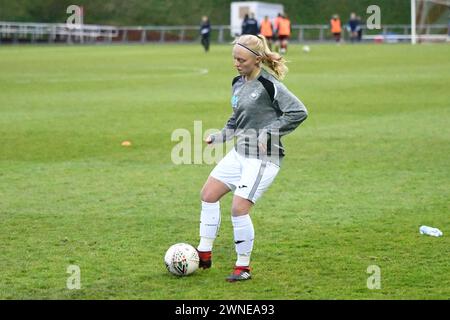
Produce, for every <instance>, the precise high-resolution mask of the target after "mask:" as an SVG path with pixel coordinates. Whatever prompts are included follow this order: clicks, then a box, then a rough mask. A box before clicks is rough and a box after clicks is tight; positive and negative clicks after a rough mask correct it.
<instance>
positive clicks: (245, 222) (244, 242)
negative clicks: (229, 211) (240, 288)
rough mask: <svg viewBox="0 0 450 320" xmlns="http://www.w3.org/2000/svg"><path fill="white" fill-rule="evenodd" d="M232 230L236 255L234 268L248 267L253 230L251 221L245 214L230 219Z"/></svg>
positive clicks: (253, 235)
mask: <svg viewBox="0 0 450 320" xmlns="http://www.w3.org/2000/svg"><path fill="white" fill-rule="evenodd" d="M231 221H232V223H233V230H234V244H235V248H236V253H237V260H236V266H249V265H250V255H251V254H252V250H253V239H254V237H255V230H254V229H253V223H252V219H250V215H248V214H246V215H243V216H238V217H234V216H232V217H231Z"/></svg>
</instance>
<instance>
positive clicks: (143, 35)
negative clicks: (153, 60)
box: [141, 28, 147, 43]
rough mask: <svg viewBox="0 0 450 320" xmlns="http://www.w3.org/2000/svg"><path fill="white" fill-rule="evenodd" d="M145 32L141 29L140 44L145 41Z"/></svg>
mask: <svg viewBox="0 0 450 320" xmlns="http://www.w3.org/2000/svg"><path fill="white" fill-rule="evenodd" d="M146 38H147V30H145V29H144V28H142V32H141V43H145V41H146V40H147V39H146Z"/></svg>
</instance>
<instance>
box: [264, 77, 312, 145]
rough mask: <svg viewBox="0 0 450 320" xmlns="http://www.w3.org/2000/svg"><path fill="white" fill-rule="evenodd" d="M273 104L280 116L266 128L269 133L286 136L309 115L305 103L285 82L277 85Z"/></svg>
mask: <svg viewBox="0 0 450 320" xmlns="http://www.w3.org/2000/svg"><path fill="white" fill-rule="evenodd" d="M273 105H274V107H275V108H276V109H277V110H278V112H279V113H280V116H279V117H278V118H277V119H276V120H275V121H274V122H272V123H270V124H269V125H267V126H266V127H265V128H264V129H266V130H267V133H269V134H274V135H279V136H284V135H286V134H288V133H291V132H292V131H294V130H295V128H297V127H298V126H299V125H300V124H301V123H302V122H303V121H304V120H305V119H306V118H307V117H308V110H307V109H306V107H305V105H304V104H303V103H302V102H301V101H300V100H299V99H298V98H297V97H296V96H295V95H293V94H292V93H291V92H290V91H289V90H288V89H287V88H286V86H284V85H283V84H278V85H277V86H276V93H275V97H274V101H273Z"/></svg>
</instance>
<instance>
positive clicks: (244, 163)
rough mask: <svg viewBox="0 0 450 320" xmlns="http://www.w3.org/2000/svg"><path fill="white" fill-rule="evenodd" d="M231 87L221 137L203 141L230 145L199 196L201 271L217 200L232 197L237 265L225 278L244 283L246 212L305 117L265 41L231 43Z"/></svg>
mask: <svg viewBox="0 0 450 320" xmlns="http://www.w3.org/2000/svg"><path fill="white" fill-rule="evenodd" d="M233 59H234V66H235V67H236V69H237V71H238V72H239V76H237V77H235V78H234V79H233V81H232V99H231V104H232V108H233V113H232V115H231V117H230V118H229V120H228V122H227V123H226V125H225V127H224V128H223V129H222V131H221V132H219V133H216V134H213V135H210V136H208V137H207V138H206V139H205V142H206V143H208V144H215V143H223V142H225V141H228V140H230V139H232V138H235V144H234V148H233V149H232V151H230V152H229V153H228V154H227V155H226V156H225V157H224V158H223V159H222V160H221V161H219V163H218V164H217V165H216V167H215V168H214V169H213V170H212V171H211V173H210V175H209V177H208V179H207V181H206V183H205V184H204V186H203V188H202V190H201V201H202V208H201V213H200V243H199V245H198V247H197V250H198V252H199V257H200V268H204V269H206V268H210V267H211V263H212V260H211V257H212V254H211V253H212V248H213V242H214V239H215V238H216V236H217V233H218V231H219V227H220V202H219V200H220V199H221V198H222V196H224V195H225V194H226V193H228V192H229V191H233V192H234V196H233V203H232V209H231V211H232V212H231V213H232V216H231V221H232V224H233V230H234V243H235V248H236V253H237V261H236V263H235V267H234V271H233V272H232V274H231V275H230V276H228V277H227V278H226V280H227V281H230V282H234V281H240V280H248V279H250V278H251V275H250V255H251V253H252V249H253V241H254V229H253V224H252V220H251V218H250V215H249V213H250V209H251V208H252V206H253V205H254V204H255V203H256V201H257V200H258V199H259V198H260V197H261V196H262V195H263V193H264V192H265V191H266V190H267V189H268V188H269V186H270V185H271V183H272V182H273V180H274V179H275V177H276V175H277V174H278V171H279V170H280V165H281V160H282V159H283V157H284V155H285V153H284V148H283V145H282V144H281V141H280V137H282V136H284V135H286V134H288V133H290V132H292V131H293V130H294V129H295V128H297V127H298V126H299V125H300V123H302V122H303V121H304V120H305V119H306V117H307V115H308V113H307V110H306V108H305V106H304V105H303V103H302V102H301V101H300V100H299V99H298V98H297V97H296V96H294V95H293V94H292V93H291V92H290V91H289V90H288V89H287V88H286V87H285V86H284V85H283V84H282V83H281V82H280V81H279V80H282V79H283V78H284V76H285V74H286V73H287V71H288V69H287V67H286V65H285V60H284V59H283V58H282V57H281V56H280V55H279V54H277V53H274V52H271V51H270V49H269V47H268V45H267V42H266V40H265V38H264V36H262V35H260V36H254V35H243V36H241V37H239V38H238V39H237V40H236V41H235V42H234V47H233Z"/></svg>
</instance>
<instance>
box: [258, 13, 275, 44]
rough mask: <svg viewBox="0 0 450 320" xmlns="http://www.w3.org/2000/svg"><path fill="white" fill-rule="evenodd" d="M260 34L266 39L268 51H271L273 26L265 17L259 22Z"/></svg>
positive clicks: (267, 17)
mask: <svg viewBox="0 0 450 320" xmlns="http://www.w3.org/2000/svg"><path fill="white" fill-rule="evenodd" d="M260 34H262V35H263V36H264V37H265V38H266V41H267V44H268V46H269V49H270V50H272V37H273V25H272V22H271V21H270V20H269V16H265V17H264V20H263V21H262V22H261V26H260Z"/></svg>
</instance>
